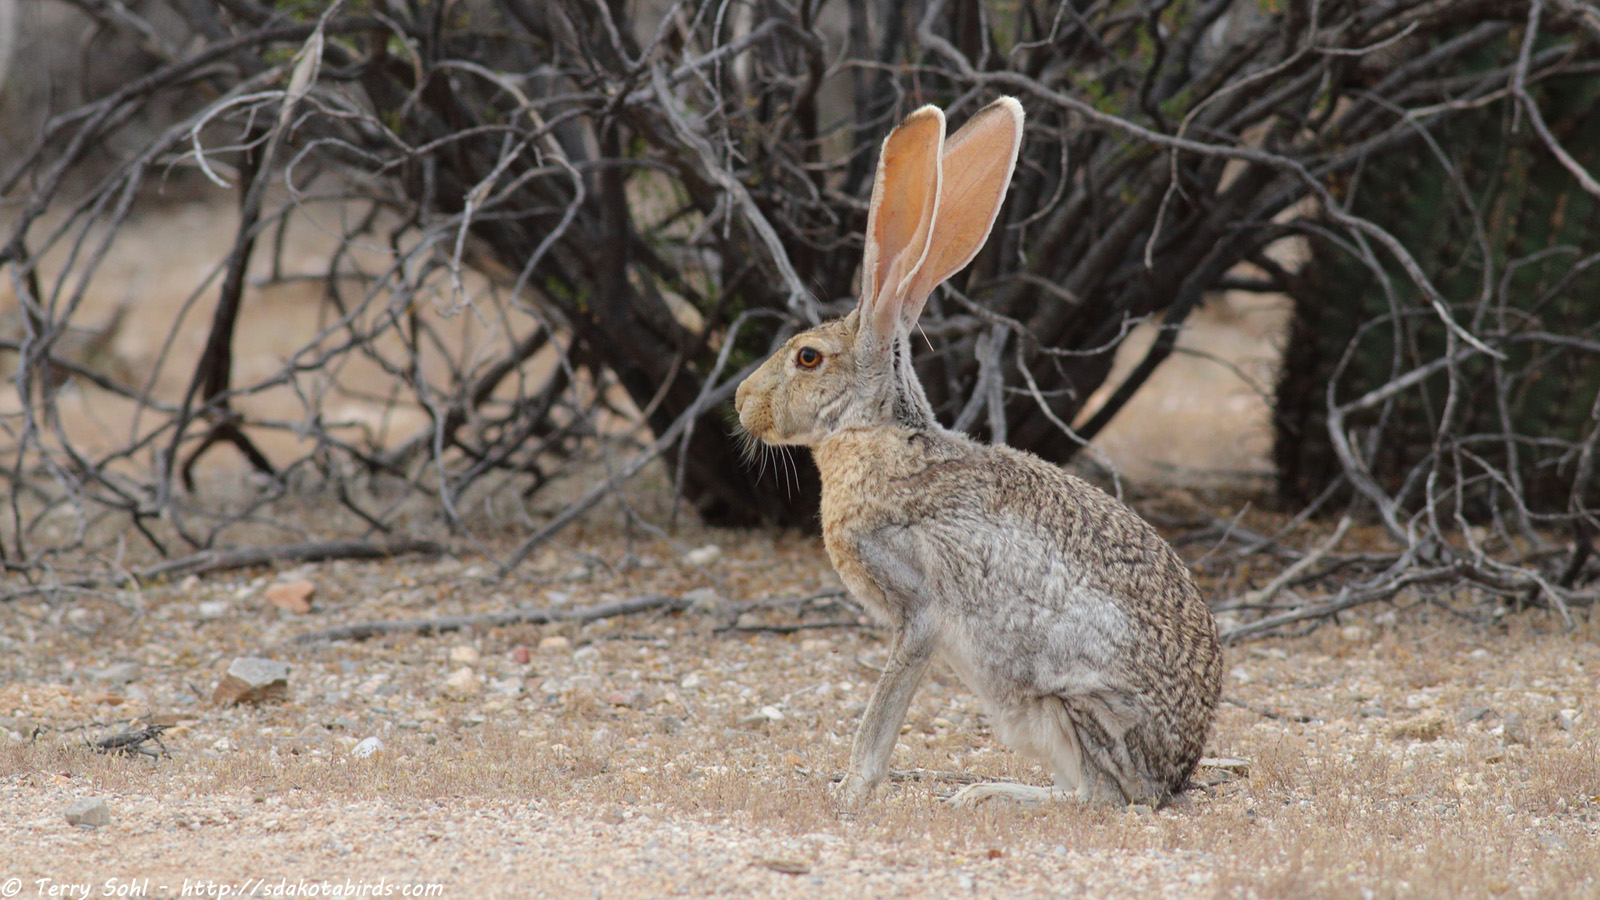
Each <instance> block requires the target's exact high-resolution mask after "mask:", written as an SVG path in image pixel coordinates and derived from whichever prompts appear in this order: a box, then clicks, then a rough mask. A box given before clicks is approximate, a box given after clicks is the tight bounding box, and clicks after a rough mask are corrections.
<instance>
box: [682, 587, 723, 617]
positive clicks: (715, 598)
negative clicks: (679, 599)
mask: <svg viewBox="0 0 1600 900" xmlns="http://www.w3.org/2000/svg"><path fill="white" fill-rule="evenodd" d="M683 599H685V600H687V601H689V608H690V609H692V610H694V611H695V612H698V613H705V614H707V615H716V614H717V613H718V612H721V611H722V595H721V594H718V593H717V589H716V588H709V587H703V588H695V589H694V590H692V591H689V592H688V593H685V594H684V595H683Z"/></svg>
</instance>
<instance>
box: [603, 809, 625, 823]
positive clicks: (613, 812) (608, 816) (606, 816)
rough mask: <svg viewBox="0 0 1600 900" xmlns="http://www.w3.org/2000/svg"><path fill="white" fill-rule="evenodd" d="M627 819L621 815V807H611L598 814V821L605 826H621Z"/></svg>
mask: <svg viewBox="0 0 1600 900" xmlns="http://www.w3.org/2000/svg"><path fill="white" fill-rule="evenodd" d="M627 818H628V817H627V816H624V815H623V814H622V807H620V806H613V807H611V808H610V809H608V810H606V811H605V812H603V813H601V814H600V821H602V822H604V823H606V824H607V825H621V824H622V823H623V821H624V820H626V819H627Z"/></svg>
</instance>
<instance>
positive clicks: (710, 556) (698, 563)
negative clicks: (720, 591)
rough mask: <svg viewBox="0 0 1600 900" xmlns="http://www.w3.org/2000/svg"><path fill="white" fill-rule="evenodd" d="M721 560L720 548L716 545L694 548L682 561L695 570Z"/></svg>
mask: <svg viewBox="0 0 1600 900" xmlns="http://www.w3.org/2000/svg"><path fill="white" fill-rule="evenodd" d="M721 558H722V548H721V547H718V546H717V545H716V544H707V545H705V546H704V547H696V548H694V549H693V550H690V551H689V552H688V553H685V554H684V555H683V561H684V562H686V563H688V564H689V565H691V566H695V567H696V568H704V567H706V566H709V565H711V564H712V563H714V562H716V561H717V560H719V559H721Z"/></svg>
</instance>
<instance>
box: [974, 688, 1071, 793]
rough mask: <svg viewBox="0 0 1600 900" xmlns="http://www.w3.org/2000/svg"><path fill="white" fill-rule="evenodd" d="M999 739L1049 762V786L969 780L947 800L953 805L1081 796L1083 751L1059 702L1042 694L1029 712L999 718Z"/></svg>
mask: <svg viewBox="0 0 1600 900" xmlns="http://www.w3.org/2000/svg"><path fill="white" fill-rule="evenodd" d="M997 724H998V725H1000V726H1001V730H1002V739H1003V740H1005V741H1006V743H1008V744H1010V745H1011V746H1012V748H1013V749H1015V750H1017V751H1019V752H1021V753H1023V754H1025V755H1027V756H1032V757H1034V758H1037V759H1040V760H1041V761H1043V762H1044V763H1046V764H1048V765H1049V766H1050V772H1051V774H1052V775H1053V776H1054V777H1055V785H1054V786H1052V787H1047V788H1045V787H1035V786H1033V785H1027V784H1010V783H1007V782H988V783H982V784H969V785H967V786H966V787H964V788H962V789H961V790H959V791H957V792H956V793H955V794H954V795H953V796H952V797H951V798H950V800H949V802H950V803H951V804H952V805H954V806H977V805H978V804H980V803H984V802H986V801H988V800H1004V801H1007V802H1010V803H1015V804H1017V805H1018V806H1023V807H1034V806H1040V805H1042V804H1044V803H1048V802H1051V801H1058V800H1077V799H1081V797H1082V793H1081V790H1080V788H1081V785H1082V780H1083V754H1082V752H1081V751H1080V748H1079V747H1078V740H1077V735H1076V733H1075V732H1074V731H1073V729H1072V722H1071V720H1070V718H1069V717H1068V716H1067V714H1066V710H1065V709H1064V708H1063V707H1062V705H1061V702H1060V701H1059V700H1057V699H1055V698H1053V697H1051V698H1046V699H1045V700H1044V701H1043V702H1041V703H1040V704H1039V706H1038V707H1037V708H1036V709H1034V710H1031V711H1030V714H1029V715H1025V716H1020V717H1016V718H1011V719H1002V720H1001V721H1000V722H998V723H997Z"/></svg>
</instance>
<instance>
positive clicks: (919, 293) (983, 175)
mask: <svg viewBox="0 0 1600 900" xmlns="http://www.w3.org/2000/svg"><path fill="white" fill-rule="evenodd" d="M1021 146H1022V105H1021V104H1019V103H1018V102H1017V101H1016V100H1015V99H1013V98H1010V97H1002V98H1001V99H999V100H996V101H995V102H994V103H991V104H989V105H988V106H986V107H984V108H983V109H981V110H979V111H978V113H977V115H975V116H973V117H972V118H971V119H969V120H968V121H967V124H966V125H963V126H962V127H961V129H960V130H959V131H957V132H956V133H955V134H953V135H951V136H950V140H948V141H946V142H945V147H944V160H943V164H944V165H943V177H942V179H941V183H940V196H939V201H938V211H939V215H938V218H937V220H936V221H935V224H934V230H933V234H932V236H931V237H930V238H929V240H928V253H927V256H926V258H924V259H923V261H922V265H921V267H920V268H919V269H918V270H917V272H916V277H915V280H914V283H913V284H912V285H911V286H910V288H909V289H907V290H906V291H905V292H904V298H905V299H904V301H903V302H904V303H905V309H904V310H902V313H903V315H904V316H905V317H906V318H907V320H908V321H907V324H908V325H909V324H910V323H911V322H915V321H916V318H917V316H919V315H921V314H922V307H923V304H925V303H926V302H927V299H928V295H929V294H931V293H933V289H934V288H935V287H937V286H938V285H939V283H940V282H942V281H944V280H945V279H946V278H949V277H950V276H951V275H954V274H956V273H957V272H959V271H961V269H963V268H965V267H966V265H967V263H969V262H972V258H973V257H974V256H977V255H978V251H979V250H981V249H983V245H984V243H985V242H986V241H987V240H988V239H989V231H990V229H992V228H993V227H994V220H995V218H996V217H997V216H998V215H999V214H1000V204H1001V203H1002V202H1003V201H1004V200H1005V196H1006V189H1007V188H1008V187H1009V186H1010V184H1011V173H1012V172H1013V171H1014V170H1015V169H1016V164H1017V151H1018V149H1019V148H1020V147H1021Z"/></svg>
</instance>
